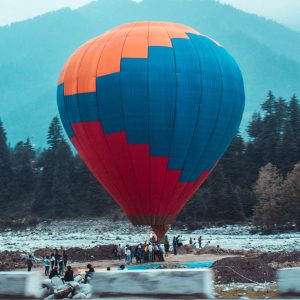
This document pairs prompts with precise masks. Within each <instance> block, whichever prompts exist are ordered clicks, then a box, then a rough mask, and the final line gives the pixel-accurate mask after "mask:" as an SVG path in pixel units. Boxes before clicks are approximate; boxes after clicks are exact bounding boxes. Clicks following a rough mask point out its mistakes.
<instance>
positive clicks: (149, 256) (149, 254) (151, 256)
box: [148, 243, 153, 262]
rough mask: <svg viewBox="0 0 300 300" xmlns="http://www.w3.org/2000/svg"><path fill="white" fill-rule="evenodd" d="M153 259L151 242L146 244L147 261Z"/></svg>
mask: <svg viewBox="0 0 300 300" xmlns="http://www.w3.org/2000/svg"><path fill="white" fill-rule="evenodd" d="M152 261H153V246H152V244H151V243H149V245H148V262H152Z"/></svg>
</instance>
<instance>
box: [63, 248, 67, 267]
mask: <svg viewBox="0 0 300 300" xmlns="http://www.w3.org/2000/svg"><path fill="white" fill-rule="evenodd" d="M62 257H63V261H64V267H66V266H67V263H68V255H67V252H66V251H63V255H62Z"/></svg>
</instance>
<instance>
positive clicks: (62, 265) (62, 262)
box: [58, 256, 64, 276]
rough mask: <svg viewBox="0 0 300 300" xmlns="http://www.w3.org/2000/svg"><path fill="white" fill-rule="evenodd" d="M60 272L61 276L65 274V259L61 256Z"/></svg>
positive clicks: (59, 262)
mask: <svg viewBox="0 0 300 300" xmlns="http://www.w3.org/2000/svg"><path fill="white" fill-rule="evenodd" d="M58 273H59V275H60V276H62V275H64V259H63V257H62V256H60V258H59V261H58Z"/></svg>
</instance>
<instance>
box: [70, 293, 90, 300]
mask: <svg viewBox="0 0 300 300" xmlns="http://www.w3.org/2000/svg"><path fill="white" fill-rule="evenodd" d="M86 298H87V297H86V295H85V294H83V293H78V294H76V295H74V296H73V298H72V299H86Z"/></svg>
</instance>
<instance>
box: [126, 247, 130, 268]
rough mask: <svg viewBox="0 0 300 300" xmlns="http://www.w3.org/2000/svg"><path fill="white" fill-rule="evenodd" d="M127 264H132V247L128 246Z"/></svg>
mask: <svg viewBox="0 0 300 300" xmlns="http://www.w3.org/2000/svg"><path fill="white" fill-rule="evenodd" d="M126 264H127V265H130V264H131V249H130V247H129V246H128V247H126Z"/></svg>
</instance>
